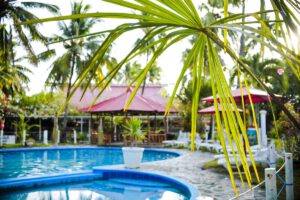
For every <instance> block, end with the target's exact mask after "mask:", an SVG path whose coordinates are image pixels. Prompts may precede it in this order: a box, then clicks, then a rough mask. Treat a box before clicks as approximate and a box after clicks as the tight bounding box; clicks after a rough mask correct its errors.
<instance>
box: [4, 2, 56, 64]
mask: <svg viewBox="0 0 300 200" xmlns="http://www.w3.org/2000/svg"><path fill="white" fill-rule="evenodd" d="M28 8H39V9H47V11H49V12H51V13H54V14H57V13H58V7H57V6H55V5H51V4H45V3H39V2H25V1H23V2H19V1H16V0H2V1H1V2H0V29H1V31H6V32H7V33H9V38H8V39H7V38H6V39H5V38H3V37H2V38H1V40H2V41H6V43H3V42H1V43H0V45H1V51H3V50H4V49H5V47H4V46H3V45H7V44H9V43H12V38H13V34H16V35H15V36H16V37H17V38H18V39H19V40H20V43H21V44H22V45H23V47H24V48H25V50H26V52H27V54H28V58H29V59H30V61H31V62H33V63H35V64H36V63H37V62H38V58H37V56H36V55H35V53H34V51H33V49H32V46H31V41H39V42H42V43H44V44H45V43H46V38H45V37H44V36H43V35H42V34H41V33H40V32H39V31H38V29H37V27H38V25H37V24H28V25H26V26H17V23H18V22H24V21H28V20H35V19H38V17H37V16H35V15H34V14H33V13H31V12H29V11H28V10H27V9H28ZM10 30H12V31H10ZM27 33H28V34H27ZM11 47H12V45H11ZM6 58H7V57H4V59H6Z"/></svg>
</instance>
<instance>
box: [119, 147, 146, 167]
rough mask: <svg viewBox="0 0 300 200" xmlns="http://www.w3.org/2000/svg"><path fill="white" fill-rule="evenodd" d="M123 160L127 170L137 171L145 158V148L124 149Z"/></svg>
mask: <svg viewBox="0 0 300 200" xmlns="http://www.w3.org/2000/svg"><path fill="white" fill-rule="evenodd" d="M122 152H123V159H124V164H125V167H126V168H129V169H136V168H139V167H140V163H141V161H142V158H143V152H144V148H140V147H123V148H122Z"/></svg>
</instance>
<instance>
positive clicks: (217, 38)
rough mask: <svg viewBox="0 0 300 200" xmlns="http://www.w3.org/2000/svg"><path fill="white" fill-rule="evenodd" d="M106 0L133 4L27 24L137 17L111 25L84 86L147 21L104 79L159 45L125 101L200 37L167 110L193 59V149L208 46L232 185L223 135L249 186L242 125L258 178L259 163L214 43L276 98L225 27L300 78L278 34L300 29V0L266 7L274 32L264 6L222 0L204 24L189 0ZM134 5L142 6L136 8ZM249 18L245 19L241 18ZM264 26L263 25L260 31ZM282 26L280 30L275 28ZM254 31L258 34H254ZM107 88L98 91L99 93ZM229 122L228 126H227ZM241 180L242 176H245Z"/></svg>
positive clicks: (293, 55)
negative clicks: (238, 8) (159, 63)
mask: <svg viewBox="0 0 300 200" xmlns="http://www.w3.org/2000/svg"><path fill="white" fill-rule="evenodd" d="M105 1H107V2H111V3H114V4H117V5H120V6H123V7H126V8H129V9H132V11H130V12H128V13H127V12H126V13H99V12H97V13H91V14H81V15H70V16H61V17H54V18H51V19H43V20H36V21H31V22H26V23H23V24H30V23H37V22H46V21H54V20H66V19H81V18H89V17H99V18H121V19H135V20H137V21H136V22H131V23H125V24H122V25H120V26H118V27H116V28H115V29H114V30H111V31H110V34H109V35H108V36H107V38H106V40H105V41H104V43H103V44H101V45H100V47H99V49H98V51H97V53H95V55H94V56H93V58H92V59H91V60H90V62H89V63H88V65H86V68H85V72H84V73H82V76H80V77H79V78H78V79H77V81H76V83H75V85H74V89H73V91H74V90H75V89H76V88H77V87H79V86H80V84H81V83H82V81H83V80H84V78H85V74H87V73H88V72H89V71H93V70H94V68H95V66H94V65H93V60H95V59H97V60H98V59H101V58H102V57H103V55H104V54H105V52H106V50H107V49H108V46H109V45H110V44H112V42H114V41H115V40H116V39H117V38H118V37H119V36H121V35H122V34H124V33H127V32H129V31H132V30H136V29H141V28H144V27H149V28H151V31H150V32H149V33H148V34H146V35H145V36H144V37H143V38H142V39H141V40H140V42H139V43H138V44H136V45H135V46H134V47H133V49H132V50H131V51H130V52H129V53H128V55H127V56H125V58H124V59H123V60H121V61H120V62H119V63H118V64H117V65H116V67H115V68H114V70H112V71H111V72H110V73H109V75H108V76H106V77H105V78H104V79H103V81H104V82H105V84H106V85H108V84H109V83H110V82H111V81H112V79H113V78H112V77H113V76H115V75H116V74H117V73H118V71H119V70H120V69H121V67H122V65H123V64H125V63H127V62H129V61H130V60H131V59H133V58H134V57H136V56H138V55H139V54H141V53H143V52H145V51H146V50H147V49H148V48H150V47H152V46H154V45H156V46H157V48H156V50H155V52H154V53H153V55H152V57H151V58H150V60H149V62H148V64H147V65H146V66H145V67H144V68H143V70H142V71H141V72H140V75H139V77H138V78H137V80H136V81H135V84H136V87H135V89H134V91H133V93H132V96H131V97H130V98H129V100H128V104H127V106H128V105H129V104H130V103H131V101H132V99H133V97H134V95H135V94H136V92H137V90H138V88H139V86H141V84H142V82H143V80H144V78H145V77H146V75H147V72H148V71H149V69H150V67H151V66H152V64H153V63H154V62H155V60H156V59H157V58H158V57H159V56H160V55H161V54H163V53H164V52H165V51H166V50H167V49H168V48H169V47H170V46H172V45H173V44H175V43H177V42H179V41H181V40H184V39H189V38H190V37H192V36H194V37H196V40H195V43H194V45H193V47H192V48H191V51H190V53H189V55H188V57H187V59H186V60H185V63H184V65H183V67H182V71H181V73H180V75H179V77H178V81H177V82H176V84H175V87H174V91H173V93H172V95H171V97H170V103H169V104H168V108H167V112H166V114H168V110H169V109H170V107H171V103H172V101H173V99H174V97H175V94H176V91H177V89H178V87H179V85H180V82H181V80H182V78H183V76H184V74H185V73H186V71H187V69H188V68H189V67H190V64H191V63H192V62H193V63H194V64H193V65H192V83H193V84H192V86H193V97H192V106H191V107H192V112H191V139H192V142H191V144H192V146H191V148H192V150H193V149H194V146H193V144H194V142H193V139H194V137H195V134H196V121H197V110H198V102H199V93H200V90H201V83H202V82H201V79H202V75H203V66H204V54H205V53H204V52H205V51H207V52H208V53H207V60H208V65H207V66H208V68H209V76H210V81H211V85H212V93H213V96H214V100H215V101H214V106H215V109H216V121H217V130H218V133H219V138H220V141H221V144H222V148H223V152H224V154H225V158H226V160H227V166H228V171H229V175H230V178H231V181H232V183H233V187H234V191H235V192H236V194H237V193H238V191H237V188H236V186H235V183H234V175H233V172H232V169H231V166H230V162H229V157H228V154H227V148H226V142H225V139H224V137H225V135H227V138H230V140H231V139H232V140H231V141H229V142H230V144H231V146H233V144H232V142H234V144H235V146H236V147H237V152H238V155H239V157H240V161H241V164H242V167H241V168H242V169H243V171H244V172H245V176H246V181H247V183H248V185H249V187H251V181H252V177H251V175H250V168H249V165H248V162H247V157H246V154H245V151H244V148H243V144H242V143H241V142H240V141H241V137H240V130H242V135H243V137H244V138H245V144H246V149H247V152H249V154H250V157H251V163H252V166H253V169H254V171H255V174H256V178H257V179H258V180H259V177H258V174H257V171H256V165H255V162H254V160H253V156H252V152H251V149H250V147H249V142H248V140H247V135H246V131H245V124H244V122H243V121H242V118H241V116H240V114H238V113H239V112H238V110H237V106H236V103H235V102H234V99H233V98H232V95H231V93H230V88H229V86H228V83H227V81H226V77H225V75H224V72H223V68H222V65H221V63H220V59H219V56H218V54H217V50H216V48H217V47H218V48H221V49H224V50H225V52H226V53H227V54H228V55H229V56H230V57H231V58H232V59H233V60H234V61H235V62H237V63H238V64H239V65H240V67H241V69H243V70H244V71H245V72H247V73H249V74H250V75H251V76H252V77H253V78H254V79H255V80H256V81H257V82H259V83H260V85H262V87H263V88H264V89H265V90H266V91H267V92H268V93H269V94H270V96H271V97H272V99H274V101H276V98H275V95H274V94H273V93H272V91H271V90H270V89H269V88H268V87H267V86H266V85H265V84H264V83H263V82H262V81H261V80H260V79H258V78H257V77H256V76H255V74H253V73H252V71H251V70H250V69H249V67H248V66H247V65H246V64H245V63H244V62H243V61H242V60H241V59H239V57H238V55H237V53H236V52H235V51H234V50H233V49H232V48H231V44H230V41H228V40H227V32H226V30H232V31H236V32H240V33H241V32H242V33H244V34H245V35H247V36H249V37H252V38H253V39H254V40H256V41H258V42H259V43H261V44H262V45H263V46H265V47H268V48H269V49H270V50H271V51H276V52H277V53H279V54H280V55H281V56H282V57H283V59H285V60H286V62H287V63H288V64H289V67H290V68H291V69H292V71H293V72H294V73H295V75H296V76H297V78H300V73H299V72H300V65H299V64H300V63H299V59H298V55H297V54H296V53H295V51H293V50H292V49H291V48H289V46H288V45H287V43H285V41H283V42H281V40H279V38H278V37H280V36H284V37H285V38H286V37H289V35H288V34H286V33H287V32H288V31H293V32H295V33H297V25H299V22H298V19H297V16H296V15H294V14H293V12H292V11H296V12H299V11H300V8H299V7H298V4H297V1H295V0H288V1H286V2H288V3H290V4H286V3H285V1H279V0H273V1H272V2H271V3H272V6H273V9H272V10H271V11H264V12H266V13H268V14H269V15H270V17H272V18H271V19H270V20H273V21H275V23H276V31H274V32H272V31H271V30H270V28H269V27H268V26H266V21H263V20H262V19H261V17H260V14H261V12H260V11H258V12H254V13H249V14H245V15H243V14H233V15H228V1H227V0H226V1H224V16H223V17H222V18H221V19H219V20H217V21H215V22H213V23H211V24H208V25H204V24H203V20H202V19H201V17H200V13H198V12H197V10H196V8H195V5H194V3H193V2H192V1H191V0H177V1H176V2H175V1H173V0H165V1H161V0H156V1H141V0H135V1H130V2H129V1H125V0H123V1H120V0H105ZM135 11H138V13H136V12H135ZM140 12H146V13H147V15H146V16H145V15H142V14H139V13H140ZM242 18H245V23H241V22H238V20H241V19H242ZM215 29H221V30H225V31H224V32H223V34H220V33H218V32H217V33H216V32H214V31H213V30H215ZM262 29H263V31H262ZM279 29H280V30H282V31H281V34H280V35H279V34H277V33H278V31H279ZM277 30H278V31H277ZM162 33H163V34H165V37H163V38H160V39H158V40H156V41H155V42H154V43H150V44H149V45H147V46H146V47H144V48H143V45H145V44H147V43H148V42H149V41H151V40H152V39H153V38H155V37H157V36H158V35H159V34H162ZM254 33H255V34H254ZM256 34H260V35H262V36H263V37H256V36H255V35H256ZM102 92H103V90H102V91H100V94H101V93H102ZM217 93H218V95H219V101H220V104H221V107H222V110H223V111H226V112H222V113H221V114H220V113H219V112H218V106H217V103H218V102H217V99H216V94H217ZM278 106H279V107H280V109H282V110H283V111H284V112H285V114H286V115H287V116H288V117H289V118H290V119H291V121H292V123H293V124H294V125H295V126H296V127H298V128H299V130H300V124H299V122H298V121H297V120H296V119H295V118H294V117H293V116H292V115H291V113H290V112H289V111H288V110H287V109H286V108H285V107H284V105H282V104H280V103H279V104H278ZM221 115H222V119H223V122H224V123H223V126H222V123H221ZM223 128H225V130H226V131H225V132H224V131H223ZM232 152H233V154H234V157H235V162H236V167H237V169H238V171H239V172H240V171H241V168H240V167H239V165H238V160H237V158H236V155H235V150H234V149H232ZM240 178H241V179H242V175H241V174H240ZM242 180H243V179H242Z"/></svg>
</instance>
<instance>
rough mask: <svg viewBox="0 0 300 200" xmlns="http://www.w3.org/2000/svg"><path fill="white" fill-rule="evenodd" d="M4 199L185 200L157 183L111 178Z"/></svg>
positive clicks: (1, 196)
mask: <svg viewBox="0 0 300 200" xmlns="http://www.w3.org/2000/svg"><path fill="white" fill-rule="evenodd" d="M0 199H5V200H16V199H22V200H31V199H43V200H48V199H49V200H50V199H51V200H61V199H72V200H73V199H74V200H87V199H97V200H98V199H99V200H158V199H160V200H185V199H189V195H187V194H186V193H185V192H183V191H180V190H179V189H177V188H175V187H173V186H171V185H170V184H167V183H162V182H158V181H150V180H141V179H135V180H133V179H125V178H111V179H100V180H94V181H91V182H84V183H76V184H74V183H73V184H64V185H55V186H48V187H38V188H32V189H26V190H10V191H6V192H4V193H2V194H0Z"/></svg>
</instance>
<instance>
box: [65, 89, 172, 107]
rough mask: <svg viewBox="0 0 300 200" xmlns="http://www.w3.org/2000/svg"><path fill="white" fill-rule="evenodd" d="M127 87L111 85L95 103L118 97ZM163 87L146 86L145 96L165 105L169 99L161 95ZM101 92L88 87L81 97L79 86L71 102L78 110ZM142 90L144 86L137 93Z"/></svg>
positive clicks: (88, 104) (87, 104)
mask: <svg viewBox="0 0 300 200" xmlns="http://www.w3.org/2000/svg"><path fill="white" fill-rule="evenodd" d="M127 88H128V87H127V86H110V87H108V88H107V89H105V90H104V92H103V93H102V94H101V96H100V97H99V98H98V99H97V101H96V102H95V104H97V103H99V102H102V101H105V100H107V99H110V98H113V97H117V96H119V95H121V94H123V93H125V92H126V90H127ZM162 89H163V88H162V87H161V86H156V85H155V86H146V87H145V91H144V94H143V97H145V98H147V99H148V100H151V101H154V102H158V103H160V104H162V105H165V104H166V102H167V100H166V98H165V97H163V96H161V93H162ZM99 92H100V89H94V90H91V89H88V90H87V91H86V92H85V94H84V95H83V98H82V99H81V96H82V93H83V91H82V90H81V89H80V88H78V89H77V90H76V91H75V93H74V94H73V96H72V98H71V99H70V104H71V105H72V106H73V107H75V108H76V109H78V110H79V109H81V108H84V107H87V106H90V105H91V104H92V102H93V101H94V99H95V98H96V97H97V95H98V93H99ZM141 92H142V88H139V89H138V92H137V94H141Z"/></svg>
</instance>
